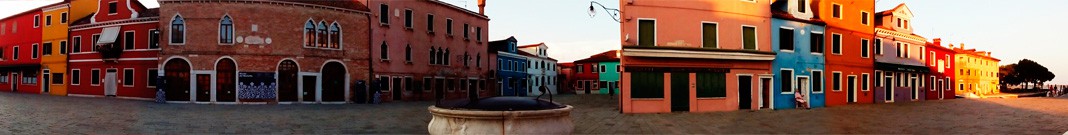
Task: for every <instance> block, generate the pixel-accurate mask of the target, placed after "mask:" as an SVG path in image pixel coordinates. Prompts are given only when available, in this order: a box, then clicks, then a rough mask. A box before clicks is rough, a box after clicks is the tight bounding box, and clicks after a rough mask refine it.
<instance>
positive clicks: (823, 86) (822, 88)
mask: <svg viewBox="0 0 1068 135" xmlns="http://www.w3.org/2000/svg"><path fill="white" fill-rule="evenodd" d="M816 72H820V73H819V74H820V80H813V79H812V76H815V74H816ZM809 73H812V74H811V75H809V83H810V84H809V85H808V87H812V88H810V89H809V90H810V91H812V93H825V92H827V81H824V80H827V75H826V74H824V72H823V70H810V71H809ZM816 83H819V84H820V88H819V89H820V92H815V91H816V89H817V88H815V87H813V86H812V84H816ZM808 96H811V95H808Z"/></svg>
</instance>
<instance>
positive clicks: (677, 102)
mask: <svg viewBox="0 0 1068 135" xmlns="http://www.w3.org/2000/svg"><path fill="white" fill-rule="evenodd" d="M671 111H673V112H678V111H687V112H688V111H690V73H683V72H675V73H671Z"/></svg>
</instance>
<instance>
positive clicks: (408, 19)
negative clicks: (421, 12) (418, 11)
mask: <svg viewBox="0 0 1068 135" xmlns="http://www.w3.org/2000/svg"><path fill="white" fill-rule="evenodd" d="M404 27H405V28H408V29H411V28H412V10H411V9H405V10H404Z"/></svg>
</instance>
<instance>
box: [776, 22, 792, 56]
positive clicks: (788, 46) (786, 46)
mask: <svg viewBox="0 0 1068 135" xmlns="http://www.w3.org/2000/svg"><path fill="white" fill-rule="evenodd" d="M779 50H783V51H794V30H793V29H788V28H779Z"/></svg>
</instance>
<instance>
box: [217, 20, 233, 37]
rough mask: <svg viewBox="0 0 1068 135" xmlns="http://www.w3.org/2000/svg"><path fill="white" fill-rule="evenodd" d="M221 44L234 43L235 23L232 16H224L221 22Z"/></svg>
mask: <svg viewBox="0 0 1068 135" xmlns="http://www.w3.org/2000/svg"><path fill="white" fill-rule="evenodd" d="M219 43H223V44H233V43H234V21H233V20H231V19H230V16H223V18H222V20H219Z"/></svg>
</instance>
